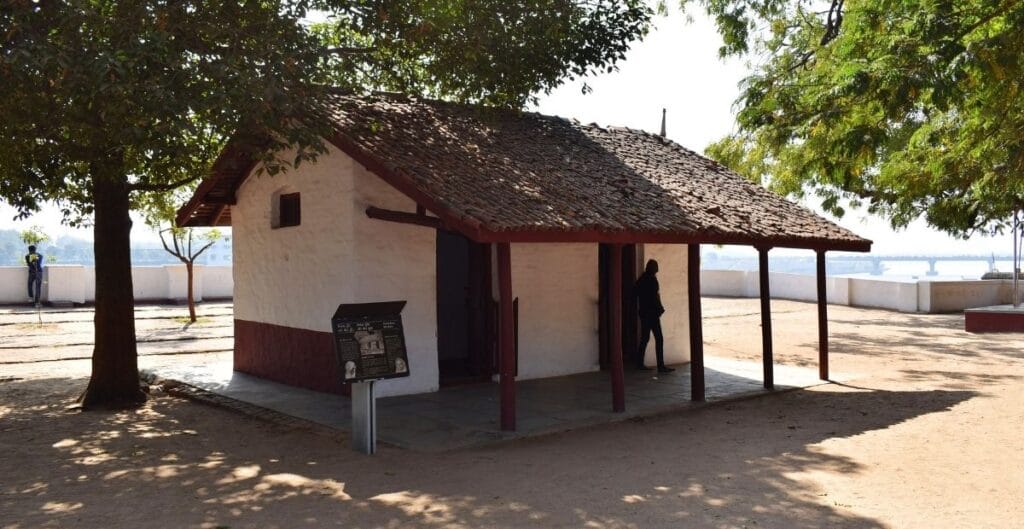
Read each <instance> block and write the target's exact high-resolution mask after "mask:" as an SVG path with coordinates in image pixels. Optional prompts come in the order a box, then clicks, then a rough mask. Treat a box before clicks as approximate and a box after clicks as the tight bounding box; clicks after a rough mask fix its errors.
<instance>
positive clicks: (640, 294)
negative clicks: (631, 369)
mask: <svg viewBox="0 0 1024 529" xmlns="http://www.w3.org/2000/svg"><path fill="white" fill-rule="evenodd" d="M657 275H658V261H655V260H654V259H651V260H650V261H647V267H646V268H645V269H644V273H643V274H641V275H640V279H637V280H636V297H637V310H638V312H639V313H640V352H639V354H638V357H639V358H637V369H640V370H644V371H646V370H649V369H650V368H649V367H647V365H646V364H645V363H644V356H645V355H646V354H647V342H649V341H650V339H651V333H654V351H655V355H656V356H657V359H658V372H659V373H671V372H672V371H675V369H672V368H671V367H668V366H667V365H665V337H664V335H662V334H661V315H662V314H664V313H665V307H664V306H663V305H662V304H661V294H660V293H659V292H658V291H659V289H660V287H659V286H658V278H657V277H656V276H657Z"/></svg>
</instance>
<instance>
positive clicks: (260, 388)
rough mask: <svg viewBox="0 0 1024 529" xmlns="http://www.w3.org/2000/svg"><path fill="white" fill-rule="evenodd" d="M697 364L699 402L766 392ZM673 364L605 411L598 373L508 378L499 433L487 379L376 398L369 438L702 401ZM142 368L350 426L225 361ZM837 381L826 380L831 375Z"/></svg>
mask: <svg viewBox="0 0 1024 529" xmlns="http://www.w3.org/2000/svg"><path fill="white" fill-rule="evenodd" d="M705 363H706V370H705V380H706V391H705V392H706V397H707V402H708V403H713V402H722V401H728V400H733V399H739V398H747V397H750V396H755V395H763V394H769V393H770V392H768V391H765V390H764V388H763V387H762V381H761V376H762V365H761V363H760V362H744V361H737V360H728V359H723V358H706V359H705ZM677 367H679V369H677V370H676V371H675V372H674V373H670V374H667V375H658V374H656V373H652V372H649V371H644V372H637V371H633V372H627V373H626V375H627V376H626V392H627V393H626V412H625V413H612V412H611V383H610V381H609V377H608V374H607V373H606V372H593V373H583V374H579V375H570V376H563V377H554V378H547V379H539V380H526V381H519V382H517V384H516V387H517V399H516V408H517V431H516V432H503V431H501V430H500V429H499V424H498V418H499V396H498V385H497V384H495V383H484V384H478V385H471V386H461V387H454V388H445V389H442V390H441V391H438V392H435V393H426V394H421V395H407V396H399V397H387V398H381V399H378V401H377V409H378V439H379V440H380V441H381V442H385V443H388V444H391V445H394V446H398V447H401V448H406V449H411V450H416V451H424V452H438V451H446V450H452V449H460V448H467V447H473V446H480V445H484V444H488V443H493V442H497V441H502V440H509V439H520V438H526V437H533V436H539V435H546V434H550V433H555V432H561V431H566V430H572V429H576V428H582V427H590V426H595V425H600V424H607V423H612V422H618V421H623V420H628V419H632V418H637V417H645V416H652V415H657V414H662V413H670V412H675V411H681V410H686V409H692V408H694V407H697V406H702V405H706V403H694V402H692V401H690V400H689V394H690V385H689V382H690V377H689V368H688V366H685V365H684V366H677ZM147 371H148V374H149V375H151V376H155V377H157V378H159V379H165V380H173V381H177V382H180V383H184V384H188V385H191V386H195V387H197V388H201V389H203V390H206V391H209V392H212V393H214V394H217V395H221V396H224V397H227V398H230V399H235V400H238V401H241V402H243V403H246V404H248V405H254V406H259V407H262V408H265V409H267V410H272V411H273V412H275V413H279V414H284V415H288V416H294V417H298V418H301V419H303V420H306V421H311V422H313V423H317V424H320V425H323V426H325V427H328V428H332V429H335V430H337V431H340V432H348V431H349V428H350V424H351V410H350V401H349V399H348V398H347V397H344V396H341V395H332V394H327V393H319V392H315V391H311V390H307V389H303V388H296V387H293V386H288V385H284V384H279V383H276V382H271V381H268V380H265V379H261V378H257V377H253V376H250V375H246V374H243V373H237V372H234V371H232V368H231V363H230V362H223V363H219V364H213V365H207V366H201V367H190V366H167V367H160V368H155V369H151V370H147ZM844 378H846V377H839V378H837V377H833V380H842V379H844ZM379 383H380V384H386V383H387V381H383V382H379ZM823 383H825V382H822V381H820V380H818V378H817V371H816V370H814V369H806V368H799V367H791V366H783V365H776V366H775V387H776V390H775V391H776V392H778V391H784V390H791V389H797V388H806V387H811V386H815V385H819V384H823ZM602 387H603V388H604V389H601V388H602Z"/></svg>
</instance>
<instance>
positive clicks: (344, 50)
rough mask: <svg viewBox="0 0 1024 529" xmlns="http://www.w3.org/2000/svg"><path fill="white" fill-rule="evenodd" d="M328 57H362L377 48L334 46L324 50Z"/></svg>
mask: <svg viewBox="0 0 1024 529" xmlns="http://www.w3.org/2000/svg"><path fill="white" fill-rule="evenodd" d="M325 51H326V52H327V53H328V54H330V55H362V54H366V53H373V52H374V51H377V48H361V47H358V46H335V47H333V48H327V49H326V50H325Z"/></svg>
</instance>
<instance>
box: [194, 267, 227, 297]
mask: <svg viewBox="0 0 1024 529" xmlns="http://www.w3.org/2000/svg"><path fill="white" fill-rule="evenodd" d="M200 268H202V271H201V272H198V271H197V272H196V273H197V274H199V273H202V275H203V298H204V299H230V298H231V297H232V296H233V295H234V290H235V279H234V276H233V275H232V269H231V267H230V266H199V265H196V270H199V269H200Z"/></svg>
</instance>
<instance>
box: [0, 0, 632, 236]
mask: <svg viewBox="0 0 1024 529" xmlns="http://www.w3.org/2000/svg"><path fill="white" fill-rule="evenodd" d="M44 6H45V8H44ZM311 9H320V10H324V11H326V13H327V14H328V15H329V16H328V18H327V21H326V22H321V23H318V24H312V25H310V24H308V23H306V22H304V18H303V17H304V16H306V15H307V14H308V12H309V10H311ZM650 17H651V11H650V10H649V9H648V8H647V7H646V6H645V5H644V4H643V2H641V1H640V0H631V1H629V2H623V3H620V2H612V1H610V0H600V1H596V2H594V1H588V2H568V1H564V0H532V1H529V2H512V3H507V2H504V1H497V0H491V1H485V2H464V1H454V0H448V1H442V0H432V1H426V0H420V1H413V2H405V1H402V2H398V1H385V2H380V1H377V0H374V1H369V0H365V1H348V2H340V1H332V0H293V1H270V2H241V3H239V2H230V1H223V0H192V1H182V2H164V1H159V0H127V1H121V0H119V1H113V0H68V1H64V2H58V3H56V4H51V3H46V4H43V3H38V2H31V1H27V0H24V1H22V0H19V1H15V2H9V3H7V4H5V7H4V8H3V9H2V10H0V115H2V116H4V118H3V119H2V120H0V138H2V139H3V142H2V143H0V197H3V198H4V199H5V200H7V201H8V202H10V203H11V204H12V205H13V206H15V207H16V208H18V210H19V211H20V212H21V213H22V215H23V216H24V215H27V214H28V213H30V212H31V211H34V210H37V209H38V207H39V205H40V204H41V203H42V202H43V201H53V202H56V203H58V204H59V205H60V206H61V207H62V208H63V210H64V213H65V217H66V218H67V219H68V220H69V221H70V222H72V223H77V222H81V221H83V220H84V219H85V218H87V217H88V216H89V215H90V214H91V213H92V207H93V203H94V201H93V198H92V192H93V178H95V177H96V175H97V174H100V173H103V174H106V175H108V176H104V178H117V179H121V178H126V179H127V182H128V184H129V185H130V189H131V190H133V191H163V190H165V189H168V188H173V187H175V186H176V185H179V184H180V183H182V182H186V181H189V180H191V179H196V178H199V177H201V176H203V175H204V174H205V173H206V171H207V170H208V169H209V166H210V163H211V161H212V160H213V158H214V157H215V156H216V155H217V154H218V153H219V152H220V151H221V149H222V148H223V146H224V141H225V138H227V137H229V136H232V135H234V136H235V137H236V139H237V140H238V142H239V144H240V145H242V146H243V147H244V148H246V149H249V150H251V151H253V152H254V153H257V154H259V155H260V156H261V157H262V159H263V161H264V168H265V169H266V170H267V171H268V172H270V173H275V172H278V171H280V170H282V169H284V168H286V167H288V166H290V165H294V164H295V163H299V162H301V161H303V160H308V159H311V158H313V157H315V156H316V155H317V154H318V153H319V152H322V149H323V145H322V141H321V137H322V136H323V135H325V134H329V133H330V129H329V128H328V126H327V124H326V123H325V120H323V119H322V118H323V116H320V115H318V113H317V109H318V108H320V103H321V102H322V101H323V98H324V96H325V94H326V93H327V91H328V90H329V88H328V87H327V86H326V85H325V84H324V83H328V82H329V83H331V84H334V85H336V86H340V87H343V88H348V89H389V90H398V91H403V92H407V93H414V94H415V93H425V94H430V95H434V96H437V97H443V98H449V99H460V100H467V101H480V102H487V103H491V104H500V105H508V106H521V105H523V104H524V103H525V101H526V100H527V99H528V98H529V97H530V95H531V94H533V93H535V92H538V91H547V90H551V89H552V88H553V87H555V86H557V85H558V84H559V83H560V82H562V81H563V80H564V79H566V78H567V77H574V76H580V75H583V74H585V73H587V72H591V71H595V70H606V69H611V68H614V65H615V63H616V61H618V60H620V59H621V58H622V57H623V55H624V53H625V51H626V49H627V48H628V46H629V44H630V43H631V42H632V41H633V40H634V39H637V38H640V37H642V36H643V35H644V34H645V32H646V31H647V28H648V26H649V22H650ZM288 146H291V147H294V148H296V149H297V154H296V155H294V156H290V158H289V159H283V158H281V157H280V152H282V151H283V150H284V148H285V147H288ZM110 175H113V176H110Z"/></svg>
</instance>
